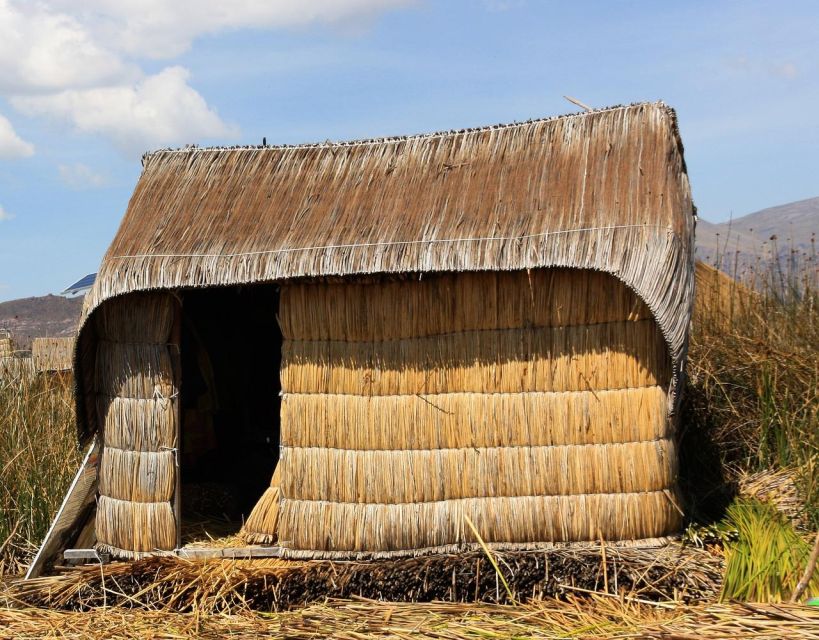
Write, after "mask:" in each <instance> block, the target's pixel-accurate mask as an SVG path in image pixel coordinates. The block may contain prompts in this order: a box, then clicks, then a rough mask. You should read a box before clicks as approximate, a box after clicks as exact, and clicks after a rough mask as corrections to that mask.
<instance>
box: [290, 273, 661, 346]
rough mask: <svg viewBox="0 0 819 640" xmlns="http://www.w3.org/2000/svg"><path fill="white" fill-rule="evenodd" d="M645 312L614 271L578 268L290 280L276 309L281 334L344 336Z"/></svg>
mask: <svg viewBox="0 0 819 640" xmlns="http://www.w3.org/2000/svg"><path fill="white" fill-rule="evenodd" d="M396 301H400V303H401V310H402V312H401V313H400V314H396V313H395V311H394V308H393V305H394V304H395V303H396ZM432 309H435V312H434V313H430V310H432ZM648 319H652V315H651V312H650V311H649V309H648V308H647V307H646V305H645V303H644V302H643V301H642V300H640V299H639V298H637V297H636V296H635V295H634V294H633V293H632V292H631V291H629V290H628V289H627V288H626V287H622V286H616V285H615V281H614V279H613V278H612V276H610V275H609V274H607V273H600V272H589V273H586V274H583V275H580V272H578V271H577V270H576V269H533V270H531V271H510V272H503V271H500V272H483V273H459V274H435V275H432V276H427V277H425V278H422V279H421V280H420V281H419V280H417V279H410V280H385V279H383V278H382V279H377V278H374V279H371V280H370V281H359V282H355V281H353V282H350V281H349V279H347V280H343V281H341V282H334V283H309V284H308V283H304V284H294V285H289V286H287V287H285V288H284V289H283V290H282V294H281V305H280V313H279V322H280V323H281V328H282V333H283V334H284V336H285V338H288V339H291V340H324V341H342V342H371V341H376V342H383V341H387V340H399V339H406V338H419V337H429V336H438V335H442V334H448V333H463V332H471V331H482V330H483V331H487V330H488V331H492V330H497V329H517V328H519V327H537V328H544V327H567V326H577V325H584V326H585V325H591V324H604V323H608V322H620V321H622V320H629V321H637V320H648Z"/></svg>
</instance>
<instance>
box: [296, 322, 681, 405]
mask: <svg viewBox="0 0 819 640" xmlns="http://www.w3.org/2000/svg"><path fill="white" fill-rule="evenodd" d="M393 309H395V307H393ZM396 315H400V313H396ZM670 377H671V363H670V362H669V358H668V352H667V349H666V347H665V344H664V342H663V340H662V336H661V334H660V332H659V330H658V328H657V325H656V323H655V322H654V321H653V320H641V321H638V322H630V321H622V322H608V323H605V324H596V325H585V326H582V325H581V326H574V327H552V328H542V329H539V328H531V327H525V328H518V329H503V330H483V331H474V332H464V333H449V334H443V335H439V336H433V337H426V338H408V339H402V340H394V341H384V342H337V341H297V340H286V341H285V342H284V345H283V348H282V372H281V380H282V388H283V389H284V390H285V392H295V393H319V394H327V393H330V394H336V393H351V394H363V395H407V394H408V395H414V394H419V393H420V394H434V393H446V392H451V391H459V392H465V391H466V392H479V393H515V392H525V391H582V390H588V389H594V390H596V389H628V388H633V387H645V386H653V385H658V384H659V385H667V384H668V381H669V379H670Z"/></svg>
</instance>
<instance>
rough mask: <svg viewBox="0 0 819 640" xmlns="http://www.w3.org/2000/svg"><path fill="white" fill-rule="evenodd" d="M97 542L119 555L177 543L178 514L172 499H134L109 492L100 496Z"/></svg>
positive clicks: (165, 548) (142, 552)
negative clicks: (174, 509) (117, 496)
mask: <svg viewBox="0 0 819 640" xmlns="http://www.w3.org/2000/svg"><path fill="white" fill-rule="evenodd" d="M96 530H97V544H96V547H97V549H99V550H100V551H107V552H109V553H112V554H114V555H115V557H120V558H138V557H140V556H141V555H144V554H146V553H152V552H156V551H161V550H167V549H173V548H174V547H175V546H176V517H175V516H174V513H173V506H172V505H171V503H170V502H167V501H165V502H132V501H128V500H117V499H116V498H111V497H108V496H106V495H100V496H99V497H98V498H97V520H96Z"/></svg>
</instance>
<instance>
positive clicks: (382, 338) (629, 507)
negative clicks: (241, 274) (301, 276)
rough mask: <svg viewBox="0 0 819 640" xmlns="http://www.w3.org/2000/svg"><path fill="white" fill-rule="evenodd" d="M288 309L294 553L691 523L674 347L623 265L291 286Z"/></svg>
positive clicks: (287, 417) (397, 548) (617, 536)
mask: <svg viewBox="0 0 819 640" xmlns="http://www.w3.org/2000/svg"><path fill="white" fill-rule="evenodd" d="M280 318H281V324H282V329H283V333H284V336H285V343H284V349H283V362H282V388H283V390H284V397H283V400H282V425H281V442H282V455H281V461H280V469H281V471H280V476H281V480H280V484H279V487H280V491H279V492H274V493H275V497H276V499H278V500H279V513H277V514H276V516H277V522H278V526H279V531H278V539H279V541H280V543H281V544H282V545H284V546H289V547H291V548H292V549H295V550H304V551H306V552H308V553H314V554H315V555H316V556H322V555H338V556H343V555H344V554H345V553H346V554H349V553H353V552H375V553H387V554H389V553H391V552H404V551H407V550H412V549H420V548H427V547H444V546H449V545H458V544H461V543H466V542H469V543H471V542H475V540H474V536H473V535H472V534H471V533H468V532H469V529H468V527H467V525H466V520H465V516H469V517H470V518H471V519H472V520H473V521H474V522H475V523H476V525H477V526H478V528H479V530H480V531H481V534H482V536H483V537H484V539H485V540H487V541H489V542H492V543H498V544H514V543H522V544H523V543H536V542H558V541H562V542H572V541H588V540H597V539H599V538H600V536H603V537H604V538H605V539H607V540H638V539H645V538H657V537H662V536H665V535H667V534H669V533H672V532H674V531H676V530H677V529H678V527H679V526H680V515H679V512H678V510H677V508H676V507H675V505H674V503H673V496H674V492H675V490H676V475H677V453H676V450H675V445H674V440H673V433H672V425H671V421H670V418H669V415H668V385H669V381H670V379H671V375H672V371H671V364H670V356H669V354H668V348H667V346H666V344H665V342H664V340H663V337H662V335H661V334H660V332H659V330H658V329H657V325H656V323H655V322H654V321H653V319H652V318H651V314H650V312H649V311H648V309H647V308H646V307H645V305H644V304H643V303H642V302H641V301H640V300H639V299H638V298H637V297H636V296H635V295H634V293H632V292H631V291H630V290H629V289H628V288H627V287H625V286H624V285H623V284H622V283H620V282H619V281H617V280H616V279H614V278H613V277H611V276H608V275H605V274H602V273H598V272H592V271H581V270H569V269H552V270H535V271H531V272H528V273H527V272H509V273H482V274H453V275H441V276H430V277H427V278H425V279H423V280H421V281H411V280H407V281H391V282H385V283H384V282H382V283H379V282H377V281H376V280H371V281H369V282H358V283H355V284H351V285H347V284H344V283H322V284H298V285H290V286H285V287H283V288H282V295H281V305H280ZM269 493H270V492H269ZM266 499H270V495H269V494H266V497H265V498H263V499H262V501H261V502H265V500H266ZM261 502H260V507H259V509H260V510H263V509H269V507H270V505H262V504H261ZM249 524H250V523H249ZM254 524H258V523H256V522H254ZM252 533H254V534H258V535H257V536H256V539H257V540H260V541H261V540H265V541H270V540H271V539H272V538H273V537H274V536H275V534H276V532H275V531H269V530H258V527H257V530H252Z"/></svg>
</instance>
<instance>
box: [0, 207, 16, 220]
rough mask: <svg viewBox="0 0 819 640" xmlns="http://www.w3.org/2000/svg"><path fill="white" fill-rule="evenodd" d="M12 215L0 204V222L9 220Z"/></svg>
mask: <svg viewBox="0 0 819 640" xmlns="http://www.w3.org/2000/svg"><path fill="white" fill-rule="evenodd" d="M13 217H14V216H13V215H12V214H10V213H9V212H8V211H6V210H5V209H4V208H3V207H2V205H0V222H5V221H6V220H11V219H12V218H13Z"/></svg>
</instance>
